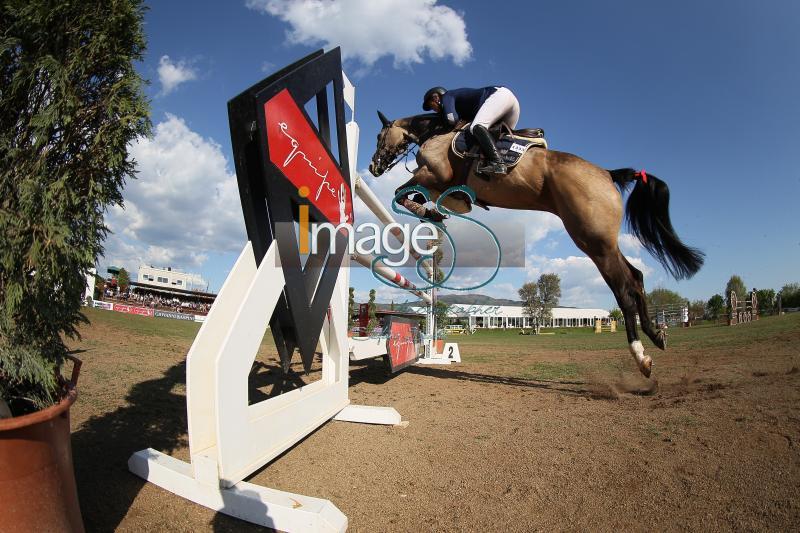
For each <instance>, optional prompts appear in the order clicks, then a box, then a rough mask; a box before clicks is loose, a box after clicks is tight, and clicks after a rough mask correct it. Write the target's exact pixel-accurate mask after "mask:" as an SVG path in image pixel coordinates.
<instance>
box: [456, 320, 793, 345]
mask: <svg viewBox="0 0 800 533" xmlns="http://www.w3.org/2000/svg"><path fill="white" fill-rule="evenodd" d="M797 328H800V313H793V314H788V315H784V316H771V317H765V318H762V319H760V320H758V321H756V322H751V323H748V324H739V325H736V326H724V325H703V326H696V327H691V328H670V329H669V330H668V335H669V336H668V347H692V348H705V347H709V348H710V347H734V346H747V345H750V344H755V343H759V342H764V341H768V340H770V339H776V338H778V339H780V338H781V337H782V336H784V335H787V334H788V333H789V332H790V331H794V330H796V329H797ZM557 333H558V334H556V335H542V336H538V335H519V329H518V328H517V329H508V330H501V329H494V330H478V331H477V332H476V333H475V334H474V335H450V336H448V337H447V341H448V342H457V343H459V345H460V346H465V347H474V348H480V347H483V346H486V347H487V348H488V347H492V346H499V345H501V346H504V347H508V348H520V347H528V348H529V349H530V350H533V351H535V350H545V351H562V350H579V351H580V350H591V351H602V350H615V351H618V350H619V349H620V346H626V345H627V344H628V342H627V339H626V336H625V330H624V328H620V330H619V331H617V333H600V334H596V333H594V329H593V328H563V329H562V330H560V331H558V332H557ZM640 337H644V335H643V334H642V333H641V331H640ZM643 341H644V343H645V349H647V348H648V347H649V346H648V345H649V344H650V343H649V341H647V340H646V339H644V338H643ZM469 351H472V352H477V351H479V350H469ZM462 355H463V354H462Z"/></svg>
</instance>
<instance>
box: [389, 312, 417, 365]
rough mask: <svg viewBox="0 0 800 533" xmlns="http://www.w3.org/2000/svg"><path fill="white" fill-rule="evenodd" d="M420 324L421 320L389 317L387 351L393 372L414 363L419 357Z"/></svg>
mask: <svg viewBox="0 0 800 533" xmlns="http://www.w3.org/2000/svg"><path fill="white" fill-rule="evenodd" d="M418 324H419V320H414V319H411V318H403V317H398V316H390V317H389V327H388V330H389V338H388V339H386V351H387V352H388V353H389V367H390V370H391V372H392V373H393V374H394V373H395V372H397V371H398V370H400V369H402V368H405V367H407V366H409V365H413V364H414V363H416V362H417V359H419V352H420V345H419V335H417V328H418Z"/></svg>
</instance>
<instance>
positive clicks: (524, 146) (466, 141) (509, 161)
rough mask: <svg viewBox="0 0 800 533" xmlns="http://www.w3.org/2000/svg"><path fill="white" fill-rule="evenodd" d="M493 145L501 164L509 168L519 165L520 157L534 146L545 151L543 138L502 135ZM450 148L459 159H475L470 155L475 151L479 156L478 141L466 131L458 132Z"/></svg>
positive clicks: (545, 142) (545, 144) (545, 143)
mask: <svg viewBox="0 0 800 533" xmlns="http://www.w3.org/2000/svg"><path fill="white" fill-rule="evenodd" d="M494 145H495V146H496V147H497V153H499V154H500V157H501V158H503V162H504V163H505V164H506V166H507V167H509V168H511V167H513V166H515V165H516V164H517V163H519V160H520V159H522V156H523V155H525V152H527V151H528V150H529V149H530V148H532V147H534V146H536V147H539V148H545V149H546V148H547V141H546V140H545V139H544V137H539V138H535V139H534V138H530V137H522V136H520V135H509V134H504V135H502V136H501V137H500V139H498V140H495V142H494ZM451 147H452V149H453V153H454V154H456V155H457V156H458V157H461V158H464V157H476V155H473V154H470V152H472V151H475V152H476V154H477V155H480V154H481V151H480V147H479V146H478V141H477V140H475V137H474V136H473V135H472V134H471V133H470V132H469V131H468V130H463V131H460V132H458V134H456V136H455V137H453V142H452V145H451ZM481 157H482V156H481Z"/></svg>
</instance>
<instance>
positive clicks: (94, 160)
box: [0, 0, 150, 414]
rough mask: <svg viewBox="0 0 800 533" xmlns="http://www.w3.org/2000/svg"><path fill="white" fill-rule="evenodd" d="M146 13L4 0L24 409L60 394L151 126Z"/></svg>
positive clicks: (1, 175)
mask: <svg viewBox="0 0 800 533" xmlns="http://www.w3.org/2000/svg"><path fill="white" fill-rule="evenodd" d="M142 16H143V8H142V5H141V2H140V1H139V0H112V1H111V2H106V3H104V4H103V5H102V7H100V6H98V5H97V4H96V3H92V2H47V1H44V0H9V1H7V2H4V3H3V4H2V5H0V32H2V33H0V109H2V112H0V161H1V163H0V239H2V241H1V242H0V399H5V400H6V401H8V403H9V404H10V405H11V407H12V411H14V413H15V414H21V413H22V412H25V411H30V410H33V409H38V408H42V407H46V406H48V405H51V404H52V403H54V402H56V401H58V400H59V383H58V378H57V374H58V372H59V370H60V365H61V363H62V361H63V358H64V355H65V354H66V353H67V349H66V346H65V344H64V340H63V337H64V336H67V337H76V336H77V335H78V332H77V329H76V327H77V325H78V324H79V323H80V322H82V321H85V320H86V319H85V317H84V316H83V315H82V314H81V312H80V305H81V297H82V295H83V292H84V289H85V273H86V271H88V270H89V269H90V268H92V267H93V266H94V265H95V261H96V258H97V256H98V255H99V254H100V253H101V252H102V241H103V238H104V237H105V235H106V232H107V228H106V227H105V226H104V224H103V215H104V213H105V211H106V210H107V209H108V208H109V207H110V206H111V205H115V204H116V205H121V204H122V188H123V186H124V183H125V179H127V178H130V177H133V175H134V169H135V167H134V162H133V161H131V160H130V159H129V158H128V146H129V145H130V143H131V141H133V140H134V139H135V138H136V137H138V136H141V135H145V134H147V133H148V132H149V128H150V122H149V119H148V104H147V101H146V99H145V97H144V94H143V92H142V80H141V78H140V77H139V75H138V74H137V73H136V71H135V69H134V66H133V61H135V60H141V58H142V54H143V51H144V46H145V42H144V35H143V32H142Z"/></svg>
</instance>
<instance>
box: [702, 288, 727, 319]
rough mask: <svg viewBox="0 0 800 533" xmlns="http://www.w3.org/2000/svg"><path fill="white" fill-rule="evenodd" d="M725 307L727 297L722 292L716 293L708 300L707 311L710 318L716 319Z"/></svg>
mask: <svg viewBox="0 0 800 533" xmlns="http://www.w3.org/2000/svg"><path fill="white" fill-rule="evenodd" d="M724 308H725V298H723V297H722V295H721V294H715V295H714V296H712V297H711V298H709V299H708V302H706V312H707V314H708V317H709V318H713V319H714V320H716V319H717V318H719V316H720V315H721V314H722V311H723V309H724Z"/></svg>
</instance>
